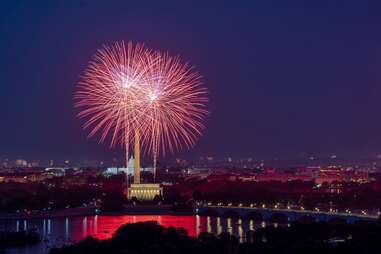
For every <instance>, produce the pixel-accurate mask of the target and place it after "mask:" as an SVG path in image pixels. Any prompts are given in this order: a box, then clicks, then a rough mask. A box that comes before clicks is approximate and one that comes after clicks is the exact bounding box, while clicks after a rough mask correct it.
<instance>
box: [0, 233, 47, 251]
mask: <svg viewBox="0 0 381 254" xmlns="http://www.w3.org/2000/svg"><path fill="white" fill-rule="evenodd" d="M39 242H40V236H39V234H38V233H37V232H35V231H33V230H29V231H20V232H13V231H1V232H0V249H3V248H8V247H17V246H26V245H32V244H37V243H39Z"/></svg>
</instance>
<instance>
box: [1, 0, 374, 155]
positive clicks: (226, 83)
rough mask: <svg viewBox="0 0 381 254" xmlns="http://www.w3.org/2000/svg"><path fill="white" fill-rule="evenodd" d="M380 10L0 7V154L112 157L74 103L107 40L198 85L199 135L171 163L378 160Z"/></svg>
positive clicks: (285, 4)
mask: <svg viewBox="0 0 381 254" xmlns="http://www.w3.org/2000/svg"><path fill="white" fill-rule="evenodd" d="M159 2H160V3H159ZM374 2H376V1H374ZM380 13H381V8H380V5H375V4H371V2H368V1H360V0H358V1H351V0H345V1H334V0H326V1H324V0H323V1H284V0H280V1H270V0H266V1H254V0H253V1H246V2H245V1H231V2H230V3H223V1H215V2H212V1H199V2H198V3H195V2H194V1H188V4H186V3H185V1H177V3H175V2H161V1H152V2H149V1H90V0H89V1H85V0H83V1H1V3H0V82H1V93H0V114H1V119H2V120H1V124H0V156H1V157H4V156H9V157H23V158H30V159H31V158H40V159H47V158H56V159H64V158H69V159H82V158H94V159H95V158H110V157H112V156H118V155H119V152H118V151H115V150H111V151H110V150H109V149H108V145H107V144H105V145H97V141H96V140H95V139H90V140H88V139H87V138H86V135H87V133H86V132H84V131H82V129H81V122H80V121H79V120H78V119H77V118H76V117H75V114H76V111H75V110H74V109H73V100H72V95H73V91H74V89H75V85H76V82H77V81H78V78H79V75H80V74H81V72H82V71H83V69H84V68H85V66H86V64H87V62H88V61H89V59H90V57H91V56H92V55H93V54H94V53H95V51H96V49H97V48H99V47H100V46H102V44H104V43H110V42H113V41H115V40H133V41H138V42H143V43H145V44H146V45H147V46H148V47H151V48H155V49H160V50H165V51H169V52H170V53H171V54H180V55H181V56H182V58H183V59H184V60H186V61H189V62H190V63H191V64H192V65H194V66H195V67H196V68H197V70H198V71H199V72H200V73H201V74H202V75H203V76H204V82H205V84H206V86H207V87H208V88H209V91H210V103H209V108H210V111H211V115H210V117H209V118H208V119H207V121H206V125H207V129H206V131H205V134H204V136H203V137H201V138H200V140H199V142H198V143H197V145H196V147H195V148H194V149H193V150H191V151H190V152H184V151H183V152H181V153H179V154H177V155H179V156H182V155H187V156H188V157H195V156H199V155H207V154H208V155H214V156H228V155H231V156H234V157H246V156H252V157H254V158H264V157H266V158H272V157H284V158H285V157H296V156H300V155H301V154H303V153H304V154H317V155H327V154H332V153H336V154H338V155H339V156H346V157H350V156H368V155H375V154H378V153H381V133H380V131H381V115H380V114H379V111H380V109H381V100H380V95H381V75H380V70H381V50H380V46H381V30H380V27H381V26H380V25H381V18H380V17H381V16H380V15H379V14H380Z"/></svg>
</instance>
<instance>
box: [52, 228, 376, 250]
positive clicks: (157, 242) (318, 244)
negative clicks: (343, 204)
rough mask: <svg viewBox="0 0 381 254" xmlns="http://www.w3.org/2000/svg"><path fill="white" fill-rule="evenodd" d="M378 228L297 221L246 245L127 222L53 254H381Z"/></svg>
mask: <svg viewBox="0 0 381 254" xmlns="http://www.w3.org/2000/svg"><path fill="white" fill-rule="evenodd" d="M380 235H381V226H380V224H355V225H350V224H336V225H334V224H329V223H324V222H321V223H313V224H302V223H294V224H292V225H291V227H277V228H275V227H272V226H271V227H270V226H269V227H266V228H261V229H258V230H256V231H249V232H247V237H246V239H247V240H246V241H245V242H244V243H239V241H238V239H237V238H236V237H234V236H231V235H230V234H228V233H222V234H220V235H219V236H214V235H212V234H209V233H201V234H200V235H199V236H198V237H197V238H195V237H190V236H188V234H187V232H186V230H184V229H181V228H179V229H175V228H173V227H169V228H164V227H162V226H160V225H158V224H157V223H155V222H143V223H136V224H126V225H123V226H121V227H120V228H119V229H118V230H117V231H116V232H115V234H114V236H113V237H112V238H110V239H107V240H98V239H95V238H93V237H90V236H89V237H87V238H86V239H84V240H82V241H80V242H78V243H75V244H73V245H70V246H64V247H62V248H55V249H51V250H50V252H49V253H50V254H73V253H78V254H79V253H81V254H87V253H88V254H90V253H91V254H97V253H113V254H119V253H166V254H175V253H179V254H180V253H181V254H188V253H189V254H195V253H196V254H201V253H208V254H212V253H216V254H217V253H218V254H225V253H226V254H230V253H237V254H241V253H277V254H279V253H289V254H298V253H300V254H302V253H303V254H306V253H308V254H315V253H316V254H317V253H319V254H320V253H324V254H342V253H346V254H352V253H353V254H355V253H356V254H362V253H364V254H365V253H380V251H381V241H379V236H380Z"/></svg>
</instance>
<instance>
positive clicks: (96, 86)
mask: <svg viewBox="0 0 381 254" xmlns="http://www.w3.org/2000/svg"><path fill="white" fill-rule="evenodd" d="M75 101H76V104H75V105H76V106H77V107H79V108H80V109H81V111H80V113H79V114H78V116H79V117H80V118H85V119H86V122H85V125H84V128H86V129H87V128H90V129H91V131H90V133H89V136H93V135H95V134H96V133H100V142H104V141H105V139H106V138H107V137H110V138H111V142H110V143H111V146H114V145H116V144H121V145H123V146H125V147H126V149H127V157H128V149H129V147H130V141H131V140H133V139H134V137H135V134H136V133H140V139H141V141H142V145H143V148H144V150H145V151H147V152H150V153H151V154H153V155H154V158H155V164H156V156H157V155H158V154H159V153H163V154H164V153H165V151H166V150H167V149H169V150H170V151H171V152H173V151H174V150H177V149H180V148H181V147H182V146H183V145H185V146H187V147H188V148H189V147H191V146H193V145H194V143H195V141H196V139H197V137H198V136H199V135H201V130H202V129H203V128H204V126H203V124H202V121H203V119H204V118H205V116H206V115H207V113H208V112H207V110H206V106H205V104H206V102H207V90H206V89H205V88H204V87H203V84H202V82H201V78H200V76H199V75H198V74H197V73H196V72H194V71H193V69H192V67H190V66H188V65H187V64H184V63H182V62H181V60H180V58H179V57H171V56H169V55H168V54H167V53H161V52H158V51H151V50H149V49H147V48H145V47H144V46H143V45H141V44H136V45H133V44H132V43H131V42H129V43H128V44H127V45H126V44H125V43H124V42H123V41H122V42H117V43H115V44H113V45H112V46H110V47H108V46H104V47H103V48H102V49H99V50H98V52H97V53H96V55H95V57H94V59H93V60H92V61H91V62H90V63H89V66H88V68H87V69H86V71H85V72H84V75H83V76H82V78H81V81H80V82H79V85H78V90H77V92H76V93H75Z"/></svg>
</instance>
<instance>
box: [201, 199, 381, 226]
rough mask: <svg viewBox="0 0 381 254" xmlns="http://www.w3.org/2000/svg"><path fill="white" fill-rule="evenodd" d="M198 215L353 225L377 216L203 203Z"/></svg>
mask: <svg viewBox="0 0 381 254" xmlns="http://www.w3.org/2000/svg"><path fill="white" fill-rule="evenodd" d="M195 212H196V213H198V214H203V215H209V216H221V217H241V218H242V217H245V218H248V219H253V220H256V221H273V222H279V223H288V222H291V221H302V222H318V221H327V222H347V223H354V222H356V221H377V220H378V216H377V215H369V214H367V213H366V212H364V211H362V213H361V214H355V213H351V212H350V211H349V210H347V211H346V212H336V211H331V212H326V211H320V210H319V209H316V210H314V211H311V210H304V208H303V207H299V209H297V208H296V207H290V206H288V207H286V208H280V207H279V208H278V207H276V206H275V207H274V208H270V207H266V206H260V207H256V206H254V205H249V206H244V205H242V204H239V205H232V204H231V203H229V204H221V203H218V204H212V203H204V204H201V205H200V206H198V207H197V208H196V209H195Z"/></svg>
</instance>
